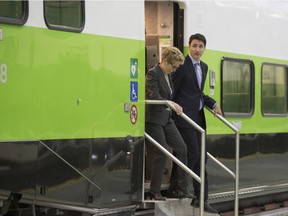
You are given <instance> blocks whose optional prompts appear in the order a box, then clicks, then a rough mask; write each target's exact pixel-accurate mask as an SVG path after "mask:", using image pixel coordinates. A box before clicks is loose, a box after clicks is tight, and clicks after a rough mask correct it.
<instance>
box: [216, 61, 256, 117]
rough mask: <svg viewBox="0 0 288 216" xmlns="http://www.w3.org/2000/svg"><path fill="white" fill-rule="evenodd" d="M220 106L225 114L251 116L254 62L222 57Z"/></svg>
mask: <svg viewBox="0 0 288 216" xmlns="http://www.w3.org/2000/svg"><path fill="white" fill-rule="evenodd" d="M221 107H222V110H223V112H224V114H225V116H251V115H252V114H253V111H254V64H253V62H252V61H250V60H243V59H232V58H222V62H221Z"/></svg>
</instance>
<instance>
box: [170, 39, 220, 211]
mask: <svg viewBox="0 0 288 216" xmlns="http://www.w3.org/2000/svg"><path fill="white" fill-rule="evenodd" d="M205 48H206V38H205V37H204V36H203V35H201V34H195V35H191V36H190V39H189V55H187V57H186V58H185V62H184V64H183V65H182V66H181V67H179V68H178V69H177V71H176V73H174V74H173V76H172V80H173V85H174V88H175V94H174V101H175V102H176V103H178V104H179V105H181V106H182V107H183V112H184V113H185V114H186V115H187V116H188V117H190V118H191V119H192V120H193V121H195V122H196V123H197V124H198V125H199V126H201V127H202V128H203V129H204V130H206V121H205V115H204V110H203V106H207V107H209V108H210V109H213V110H214V112H215V113H216V114H220V115H222V112H221V109H220V106H219V105H218V104H217V103H216V101H215V100H214V99H212V98H210V97H209V96H208V95H205V94H204V92H203V89H204V84H205V79H206V75H207V71H208V65H207V64H206V63H204V62H203V61H201V60H200V58H201V56H202V55H203V53H204V51H205ZM176 125H177V127H178V129H179V131H180V133H181V135H182V137H183V139H184V141H185V143H186V145H187V152H188V167H189V168H190V169H191V170H193V171H194V172H195V173H196V174H197V175H198V176H200V161H201V160H200V152H201V151H200V149H201V148H200V147H201V134H200V132H198V131H196V130H195V129H194V128H193V126H191V125H190V124H188V123H187V122H185V121H184V120H183V119H182V118H179V117H177V116H176ZM193 187H194V195H195V197H196V198H195V199H193V200H192V203H191V205H192V206H194V207H199V196H200V184H199V183H198V181H196V180H195V179H193ZM204 200H205V203H204V210H205V211H206V212H210V213H217V211H216V210H214V209H213V208H212V207H211V206H210V205H209V204H208V201H207V200H208V181H207V172H206V169H205V192H204Z"/></svg>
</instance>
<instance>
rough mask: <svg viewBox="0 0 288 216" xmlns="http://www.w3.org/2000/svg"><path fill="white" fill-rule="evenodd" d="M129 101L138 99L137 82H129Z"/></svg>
mask: <svg viewBox="0 0 288 216" xmlns="http://www.w3.org/2000/svg"><path fill="white" fill-rule="evenodd" d="M130 101H132V102H137V101H138V82H130Z"/></svg>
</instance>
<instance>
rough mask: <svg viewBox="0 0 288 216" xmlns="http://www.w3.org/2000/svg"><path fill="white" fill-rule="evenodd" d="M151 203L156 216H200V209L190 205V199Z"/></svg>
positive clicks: (205, 213)
mask: <svg viewBox="0 0 288 216" xmlns="http://www.w3.org/2000/svg"><path fill="white" fill-rule="evenodd" d="M148 202H150V201H148ZM151 202H152V201H151ZM153 203H154V213H155V215H157V216H176V215H177V216H200V209H199V208H194V207H192V206H191V205H190V203H191V199H167V200H166V201H153ZM203 215H204V216H216V215H219V214H211V213H207V212H204V213H203Z"/></svg>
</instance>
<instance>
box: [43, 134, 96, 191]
mask: <svg viewBox="0 0 288 216" xmlns="http://www.w3.org/2000/svg"><path fill="white" fill-rule="evenodd" d="M38 142H39V143H41V144H42V145H43V146H44V147H45V148H47V149H48V150H49V151H50V152H52V153H53V154H54V155H55V156H56V157H58V158H59V159H60V160H62V161H63V162H64V163H65V164H67V165H68V166H69V167H71V168H72V169H73V170H74V171H75V172H77V173H78V174H79V175H81V176H82V177H83V178H85V179H86V180H87V181H88V182H90V183H91V184H92V185H94V186H95V187H96V188H98V189H99V190H101V188H100V187H99V186H98V185H96V184H95V183H94V182H93V181H91V180H90V179H89V178H88V177H87V176H85V175H84V174H83V173H82V172H80V171H79V170H78V169H77V168H76V167H74V166H73V165H72V164H70V163H69V162H68V161H66V160H65V159H64V158H63V157H61V156H60V155H59V154H57V152H55V151H54V150H53V149H51V148H50V147H49V146H47V145H46V144H45V143H44V142H43V141H41V140H38Z"/></svg>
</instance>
